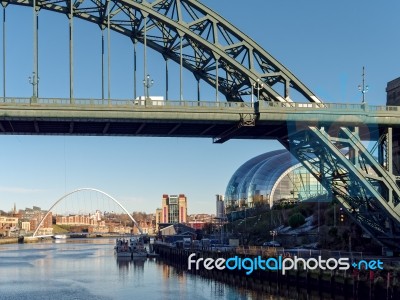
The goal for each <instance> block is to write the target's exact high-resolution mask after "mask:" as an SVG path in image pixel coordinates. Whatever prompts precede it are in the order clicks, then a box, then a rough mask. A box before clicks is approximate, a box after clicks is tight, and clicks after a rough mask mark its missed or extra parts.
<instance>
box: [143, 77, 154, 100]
mask: <svg viewBox="0 0 400 300" xmlns="http://www.w3.org/2000/svg"><path fill="white" fill-rule="evenodd" d="M143 84H144V88H145V91H146V95H145V97H146V100H147V99H148V98H149V88H151V87H152V85H153V84H154V80H153V79H150V75H149V74H147V76H146V78H145V79H143Z"/></svg>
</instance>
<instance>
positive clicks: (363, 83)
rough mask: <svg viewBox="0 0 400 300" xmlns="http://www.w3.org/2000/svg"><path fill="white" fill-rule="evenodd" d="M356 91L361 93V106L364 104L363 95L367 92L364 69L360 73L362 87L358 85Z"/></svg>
mask: <svg viewBox="0 0 400 300" xmlns="http://www.w3.org/2000/svg"><path fill="white" fill-rule="evenodd" d="M358 90H359V91H360V92H361V93H362V104H365V93H366V92H368V85H365V67H363V72H362V86H361V84H359V85H358Z"/></svg>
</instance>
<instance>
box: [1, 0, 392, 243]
mask: <svg viewBox="0 0 400 300" xmlns="http://www.w3.org/2000/svg"><path fill="white" fill-rule="evenodd" d="M2 4H3V6H4V7H6V6H7V5H9V4H14V5H23V6H31V7H34V8H35V9H34V11H35V14H36V19H37V16H38V13H39V11H40V10H42V9H44V10H50V11H54V12H58V13H61V14H64V15H66V16H67V17H68V18H69V24H70V32H71V31H72V28H73V20H74V19H75V18H80V19H83V20H86V21H89V22H92V23H95V24H97V25H98V26H99V28H100V29H101V30H104V29H106V28H107V29H108V28H109V29H110V30H114V31H115V32H118V33H120V34H122V35H125V36H127V37H128V38H130V39H131V41H132V42H133V46H134V47H133V48H134V51H135V49H136V44H137V43H142V44H143V45H144V49H146V48H147V47H150V48H152V49H154V50H155V51H157V52H158V53H160V54H161V55H162V56H163V57H164V59H165V61H166V66H167V62H168V61H169V60H171V61H174V62H176V63H178V64H179V65H180V82H181V93H180V97H181V99H180V100H181V101H182V100H183V96H182V94H183V93H182V68H186V69H188V70H189V71H190V72H191V73H192V74H193V75H194V77H195V78H196V80H197V82H198V90H199V82H200V80H203V81H204V82H206V83H208V84H209V85H211V86H212V87H213V88H215V91H216V98H217V100H219V99H218V94H219V93H221V94H223V95H225V97H226V100H227V103H225V104H224V105H222V106H221V104H220V103H219V102H218V105H215V106H214V107H213V108H212V109H208V110H204V107H203V104H202V103H200V93H199V92H198V100H199V102H198V104H196V105H198V107H193V108H191V109H192V110H189V109H188V108H187V107H184V109H181V110H180V109H176V107H174V108H173V109H171V107H170V106H167V105H165V108H164V107H151V105H150V107H147V108H145V109H144V110H142V111H140V110H139V109H138V110H137V111H133V112H132V107H131V106H120V107H118V106H117V107H113V105H114V104H113V103H114V102H113V101H111V100H110V99H109V102H108V105H107V106H101V108H100V109H99V106H93V107H90V108H87V107H86V106H85V105H84V103H83V101H79V103H78V104H77V103H75V99H74V97H73V78H70V99H63V100H60V99H58V100H54V99H50V100H49V99H35V97H32V99H30V100H29V101H28V102H26V101H25V100H24V99H23V100H21V99H11V100H9V102H7V101H8V99H6V97H5V92H4V97H3V101H4V103H7V104H10V106H7V107H5V109H4V113H3V115H2V119H1V120H0V132H2V133H11V134H82V132H83V134H99V135H110V134H121V133H122V134H126V135H139V134H141V133H142V132H143V131H144V130H143V128H145V126H147V125H146V124H147V123H145V122H144V121H143V120H146V119H147V118H150V119H151V120H150V122H153V123H157V122H158V123H157V124H161V125H162V126H165V129H164V131H162V133H159V131H158V132H157V133H155V132H156V131H155V129H154V127H155V126H153V127H151V126H149V127H150V131H148V135H152V134H153V135H155V136H199V137H209V136H212V137H214V139H215V141H216V142H225V141H227V140H228V139H230V138H246V136H247V138H264V139H265V138H271V137H272V138H277V139H278V140H279V141H280V142H281V143H282V144H283V145H284V146H285V147H286V148H288V149H289V150H290V151H291V153H292V154H293V155H294V156H295V157H296V158H297V159H298V160H299V161H300V162H301V163H302V164H303V165H304V166H305V167H306V168H307V169H308V170H309V171H310V172H311V173H312V174H313V175H314V176H315V177H316V178H317V179H318V180H319V181H320V182H321V183H322V184H323V185H324V186H325V188H326V189H327V190H330V191H331V192H332V195H333V196H334V197H335V198H336V199H337V200H338V201H339V202H340V203H341V205H342V206H343V208H344V209H345V210H346V211H347V213H348V215H349V216H350V217H351V218H353V220H354V221H355V222H357V223H358V224H359V225H361V227H363V229H364V230H365V231H366V232H368V233H369V234H370V235H371V236H372V237H373V238H375V239H376V240H377V241H378V242H379V243H380V244H381V245H389V246H391V247H394V248H400V200H399V199H400V188H399V184H400V150H399V149H400V146H399V143H398V140H399V137H400V125H399V116H400V114H399V112H398V109H397V108H395V107H384V108H373V107H370V108H369V109H368V108H366V107H359V108H357V109H356V110H350V111H349V110H348V109H347V107H343V109H342V110H340V112H339V114H342V115H345V116H346V117H347V118H346V119H341V120H339V119H336V120H334V119H332V118H330V117H332V115H331V114H330V113H331V112H332V110H331V106H330V105H329V104H325V103H321V101H320V100H319V99H318V98H317V97H316V96H315V95H314V94H313V93H312V92H311V91H310V90H309V89H308V88H307V87H306V86H305V85H304V84H302V83H301V82H300V80H298V79H297V78H296V77H295V76H294V75H293V74H292V73H291V72H290V71H289V70H288V69H286V68H285V67H284V66H283V65H282V64H280V63H279V62H278V61H277V60H275V59H274V58H273V57H272V56H271V55H270V54H269V53H268V52H266V51H265V50H263V49H262V48H261V47H260V46H259V45H257V44H256V43H255V42H254V41H252V40H251V39H250V38H249V37H247V36H246V35H245V34H244V33H242V32H240V31H239V30H238V29H237V28H235V27H234V26H233V25H232V24H230V23H229V22H228V21H226V20H225V19H223V18H222V17H221V16H219V15H218V14H216V13H215V12H213V11H212V10H210V9H209V8H207V7H206V6H204V5H202V4H201V3H200V2H198V1H195V0H154V1H145V0H140V1H139V0H136V1H134V0H108V1H105V0H101V1H96V0H76V1H58V0H29V1H28V0H9V1H7V0H5V1H3V2H2ZM34 19H35V17H34ZM36 24H37V21H36ZM34 31H35V30H34ZM70 41H71V38H70ZM35 48H37V45H36V47H35V46H34V49H33V51H34V52H35V51H37V49H36V50H35ZM70 49H71V43H70ZM70 51H71V50H70ZM145 53H146V50H145ZM36 56H37V53H36ZM34 57H35V55H34ZM72 66H73V64H72V63H71V62H70V68H72ZM145 69H146V67H145ZM35 71H36V74H38V72H37V61H34V72H35ZM72 74H73V72H72V71H70V77H71V76H72ZM144 74H146V70H145V72H144ZM166 80H167V85H168V78H167V79H166ZM135 82H136V81H135ZM35 83H36V89H37V82H35V81H34V82H33V86H34V89H35ZM135 90H136V89H135ZM35 95H37V90H36V94H35V92H34V96H35ZM246 95H247V96H248V95H252V99H253V96H255V97H256V98H257V102H256V103H255V105H254V106H253V103H252V104H251V105H250V106H248V105H243V106H241V104H245V103H243V102H244V100H245V96H246ZM298 95H302V97H303V99H304V100H305V102H308V103H306V104H300V103H298V102H299V100H298V99H297V96H298ZM135 98H136V97H135ZM167 98H168V97H167ZM65 100H69V102H70V104H77V105H75V106H73V105H71V106H68V105H67V103H66V102H65ZM294 100H296V101H295V103H293V101H294ZM310 102H311V103H310ZM17 104H18V105H17ZM92 104H93V103H92V102H90V105H92ZM226 104H229V105H231V104H232V105H233V107H234V109H233V110H232V109H231V108H230V106H229V107H228V106H227V105H226ZM169 105H173V103H170V104H169ZM82 108H84V109H82ZM99 111H100V113H98V112H99ZM91 112H93V113H92V114H91ZM95 112H96V113H98V114H97V115H96V114H95ZM164 113H165V114H164ZM224 113H225V114H224ZM99 115H101V116H100V117H99ZM121 116H122V117H121ZM199 116H200V117H199ZM204 116H206V117H204ZM194 118H197V119H194ZM121 119H123V122H120V121H121ZM177 119H178V120H179V122H178V123H173V122H175V121H176V120H177ZM2 120H4V121H6V122H7V123H6V122H1V121H2ZM88 120H89V121H88ZM99 120H100V121H99ZM132 120H139V121H140V122H141V123H138V124H137V123H135V124H130V123H129V122H132ZM188 120H189V121H188ZM46 122H47V123H46ZM79 122H81V124H82V126H84V127H85V128H86V127H89V126H91V125H93V124H94V127H95V129H91V130H89V131H79V129H78V128H77V127H78V126H76V125H75V124H79ZM224 122H225V123H224ZM199 123H201V125H202V126H203V125H204V126H203V127H196V126H198V125H199ZM221 123H222V125H221ZM59 124H62V126H63V128H57V126H58V125H59ZM113 124H116V125H117V126H116V129H114V131H112V129H113ZM166 124H169V125H170V126H167V125H166ZM182 124H185V125H186V126H187V127H185V128H186V129H187V131H186V132H185V133H184V134H182V135H179V130H180V128H182V127H184V126H182ZM374 124H375V125H376V126H375V125H374ZM13 125H16V126H19V127H20V128H21V129H20V131H18V132H16V131H15V130H14V128H16V126H13ZM153 125H154V124H153ZM124 126H125V127H124ZM129 126H130V127H129ZM136 126H137V127H136ZM50 127H52V128H51V129H50ZM244 127H245V128H246V129H245V130H242V129H241V130H238V128H244ZM192 128H194V129H192ZM43 129H44V131H41V130H43ZM80 130H82V129H80ZM152 130H153V131H152ZM372 131H373V132H374V134H375V135H376V138H373V137H372V136H369V137H368V136H367V135H368V134H369V133H371V132H372ZM110 132H111V133H110ZM126 132H129V133H126ZM132 132H133V133H132ZM363 139H364V140H365V139H370V140H373V139H374V141H376V149H377V151H378V160H376V159H375V158H374V157H373V156H372V155H371V153H370V152H369V151H368V150H367V149H365V147H364V145H363V144H362V140H363Z"/></svg>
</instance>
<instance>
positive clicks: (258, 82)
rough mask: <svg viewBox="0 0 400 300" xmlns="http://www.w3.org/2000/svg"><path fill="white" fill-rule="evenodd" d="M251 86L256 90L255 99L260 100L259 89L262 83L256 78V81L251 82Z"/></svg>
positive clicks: (262, 85)
mask: <svg viewBox="0 0 400 300" xmlns="http://www.w3.org/2000/svg"><path fill="white" fill-rule="evenodd" d="M253 87H254V88H255V89H256V90H257V101H259V100H260V90H261V89H262V88H263V87H264V84H263V83H261V79H260V78H257V82H255V83H253Z"/></svg>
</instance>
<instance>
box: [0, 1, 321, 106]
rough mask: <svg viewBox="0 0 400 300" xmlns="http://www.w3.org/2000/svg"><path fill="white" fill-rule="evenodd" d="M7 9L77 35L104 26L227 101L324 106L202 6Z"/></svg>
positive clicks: (61, 4) (58, 4)
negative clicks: (49, 14) (52, 17)
mask: <svg viewBox="0 0 400 300" xmlns="http://www.w3.org/2000/svg"><path fill="white" fill-rule="evenodd" d="M2 4H3V6H7V5H8V4H17V5H24V6H32V7H35V12H36V15H38V13H39V11H40V10H41V9H45V10H51V11H54V12H58V13H62V14H65V15H66V16H67V17H68V18H69V19H70V27H71V30H72V28H73V18H80V19H83V20H86V21H89V22H92V23H95V24H97V25H99V27H100V29H101V30H102V31H103V30H105V29H109V30H113V31H115V32H118V33H120V34H123V35H125V36H127V37H129V38H130V39H131V40H132V42H133V44H134V46H135V47H134V51H136V44H137V43H138V42H139V43H142V44H144V47H145V49H146V48H147V47H150V48H152V49H154V50H156V51H157V52H159V53H160V54H162V55H163V57H164V59H165V61H166V72H167V70H168V64H167V62H168V60H172V61H175V62H176V63H178V64H179V65H180V66H181V78H180V81H181V82H182V68H186V69H188V70H189V71H191V72H192V73H193V75H194V76H195V78H196V79H197V81H198V82H199V81H200V80H203V81H204V82H206V83H208V84H210V85H211V86H213V87H215V90H216V96H217V98H218V93H219V92H220V93H222V94H223V95H225V97H226V99H227V101H243V96H244V95H250V94H253V95H254V96H257V97H259V98H260V99H263V100H270V101H281V102H286V101H292V100H291V98H290V96H291V90H295V91H297V92H298V93H299V94H301V95H303V96H304V98H305V100H307V101H310V102H320V100H319V99H318V98H317V97H316V96H315V95H314V94H313V93H312V92H311V91H310V90H309V89H308V88H307V87H306V86H305V85H304V84H303V83H301V82H300V80H298V79H297V78H296V77H295V76H294V75H293V74H292V73H291V72H290V71H289V70H287V69H286V68H285V67H284V66H283V65H282V64H280V63H279V62H278V61H277V60H276V59H274V58H273V57H272V56H271V55H270V54H269V53H267V52H266V51H265V50H264V49H263V48H261V47H260V46H259V45H257V44H256V43H255V42H254V41H253V40H251V39H250V38H249V37H248V36H246V35H245V34H244V33H242V32H240V31H239V30H238V29H237V28H236V27H234V26H233V25H232V24H230V23H229V22H228V21H226V20H225V19H223V18H222V17H221V16H219V15H218V14H217V13H215V12H213V11H212V10H210V9H209V8H207V7H206V6H204V5H203V4H201V3H200V2H199V1H196V0H154V1H145V0H75V1H69V0H66V1H62V0H61V1H54V0H5V1H2ZM36 27H37V25H36ZM71 30H70V32H71ZM71 40H73V36H71ZM72 45H73V43H71V47H72ZM36 48H37V45H35V46H34V49H33V50H34V51H37V50H36ZM145 51H146V50H145ZM70 52H72V49H70ZM135 60H136V52H135ZM145 61H146V58H145ZM34 69H37V67H34ZM146 74H147V70H146V68H145V70H144V76H145V77H146ZM71 75H72V74H71ZM145 77H144V78H145ZM167 81H168V80H167ZM167 85H168V82H167ZM181 85H182V84H181ZM198 94H199V93H198ZM181 96H182V87H181ZM181 100H182V99H181Z"/></svg>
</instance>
